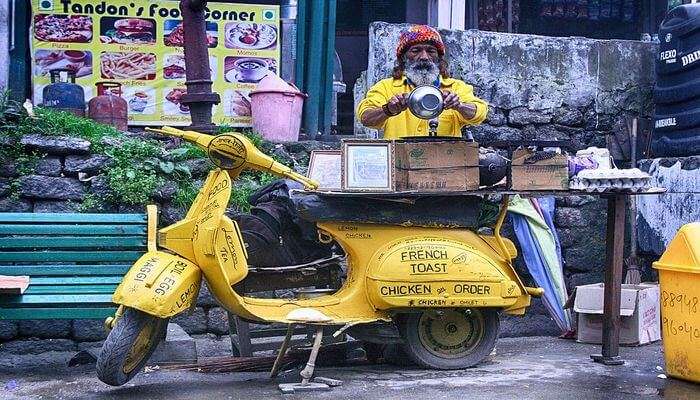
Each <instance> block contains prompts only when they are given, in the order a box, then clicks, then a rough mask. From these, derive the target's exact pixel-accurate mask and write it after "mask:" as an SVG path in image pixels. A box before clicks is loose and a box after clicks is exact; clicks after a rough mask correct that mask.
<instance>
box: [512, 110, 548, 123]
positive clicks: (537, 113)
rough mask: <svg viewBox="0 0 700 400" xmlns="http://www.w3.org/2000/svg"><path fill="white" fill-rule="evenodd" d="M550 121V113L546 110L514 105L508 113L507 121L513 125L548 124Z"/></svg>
mask: <svg viewBox="0 0 700 400" xmlns="http://www.w3.org/2000/svg"><path fill="white" fill-rule="evenodd" d="M551 121H552V115H551V114H550V113H549V112H547V111H541V110H530V109H528V108H527V107H516V108H514V109H512V110H510V112H509V113H508V122H509V123H510V124H511V125H513V126H518V127H523V126H526V125H531V124H536V125H542V124H548V123H550V122H551Z"/></svg>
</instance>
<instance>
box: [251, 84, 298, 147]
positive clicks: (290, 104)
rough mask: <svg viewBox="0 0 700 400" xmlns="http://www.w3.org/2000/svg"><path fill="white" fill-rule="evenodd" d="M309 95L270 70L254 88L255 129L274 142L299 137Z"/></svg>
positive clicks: (252, 105)
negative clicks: (305, 101) (303, 112)
mask: <svg viewBox="0 0 700 400" xmlns="http://www.w3.org/2000/svg"><path fill="white" fill-rule="evenodd" d="M306 97H308V96H307V95H306V94H304V93H302V92H300V91H299V89H297V88H296V86H294V85H292V84H289V83H287V82H285V81H283V80H282V79H281V78H280V77H278V76H277V75H274V74H269V75H267V76H266V77H265V78H263V79H262V81H260V83H259V84H258V86H257V87H256V88H255V90H253V91H252V92H250V105H251V113H252V116H253V130H254V131H255V132H257V133H259V134H260V135H262V137H263V138H265V139H267V140H269V141H272V142H295V141H297V140H299V128H300V126H301V113H302V109H303V107H304V99H305V98H306Z"/></svg>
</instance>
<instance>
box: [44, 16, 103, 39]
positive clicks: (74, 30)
mask: <svg viewBox="0 0 700 400" xmlns="http://www.w3.org/2000/svg"><path fill="white" fill-rule="evenodd" d="M34 37H35V38H36V40H39V41H42V42H61V43H89V42H90V41H92V18H91V17H87V16H84V15H48V14H39V15H36V16H34Z"/></svg>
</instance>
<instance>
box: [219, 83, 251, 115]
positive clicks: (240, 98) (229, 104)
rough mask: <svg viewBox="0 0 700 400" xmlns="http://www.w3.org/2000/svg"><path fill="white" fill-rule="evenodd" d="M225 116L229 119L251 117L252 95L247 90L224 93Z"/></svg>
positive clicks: (230, 90)
mask: <svg viewBox="0 0 700 400" xmlns="http://www.w3.org/2000/svg"><path fill="white" fill-rule="evenodd" d="M223 107H224V115H226V116H227V117H250V116H251V111H250V94H249V92H248V91H247V90H233V89H229V90H226V91H225V92H224V102H223Z"/></svg>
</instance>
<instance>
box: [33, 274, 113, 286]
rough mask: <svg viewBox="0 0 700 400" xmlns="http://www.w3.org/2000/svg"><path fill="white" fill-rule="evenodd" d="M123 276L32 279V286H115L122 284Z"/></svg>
mask: <svg viewBox="0 0 700 400" xmlns="http://www.w3.org/2000/svg"><path fill="white" fill-rule="evenodd" d="M122 279H123V277H122V276H61V277H37V278H32V280H31V286H32V287H34V286H59V285H113V284H119V283H121V281H122Z"/></svg>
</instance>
